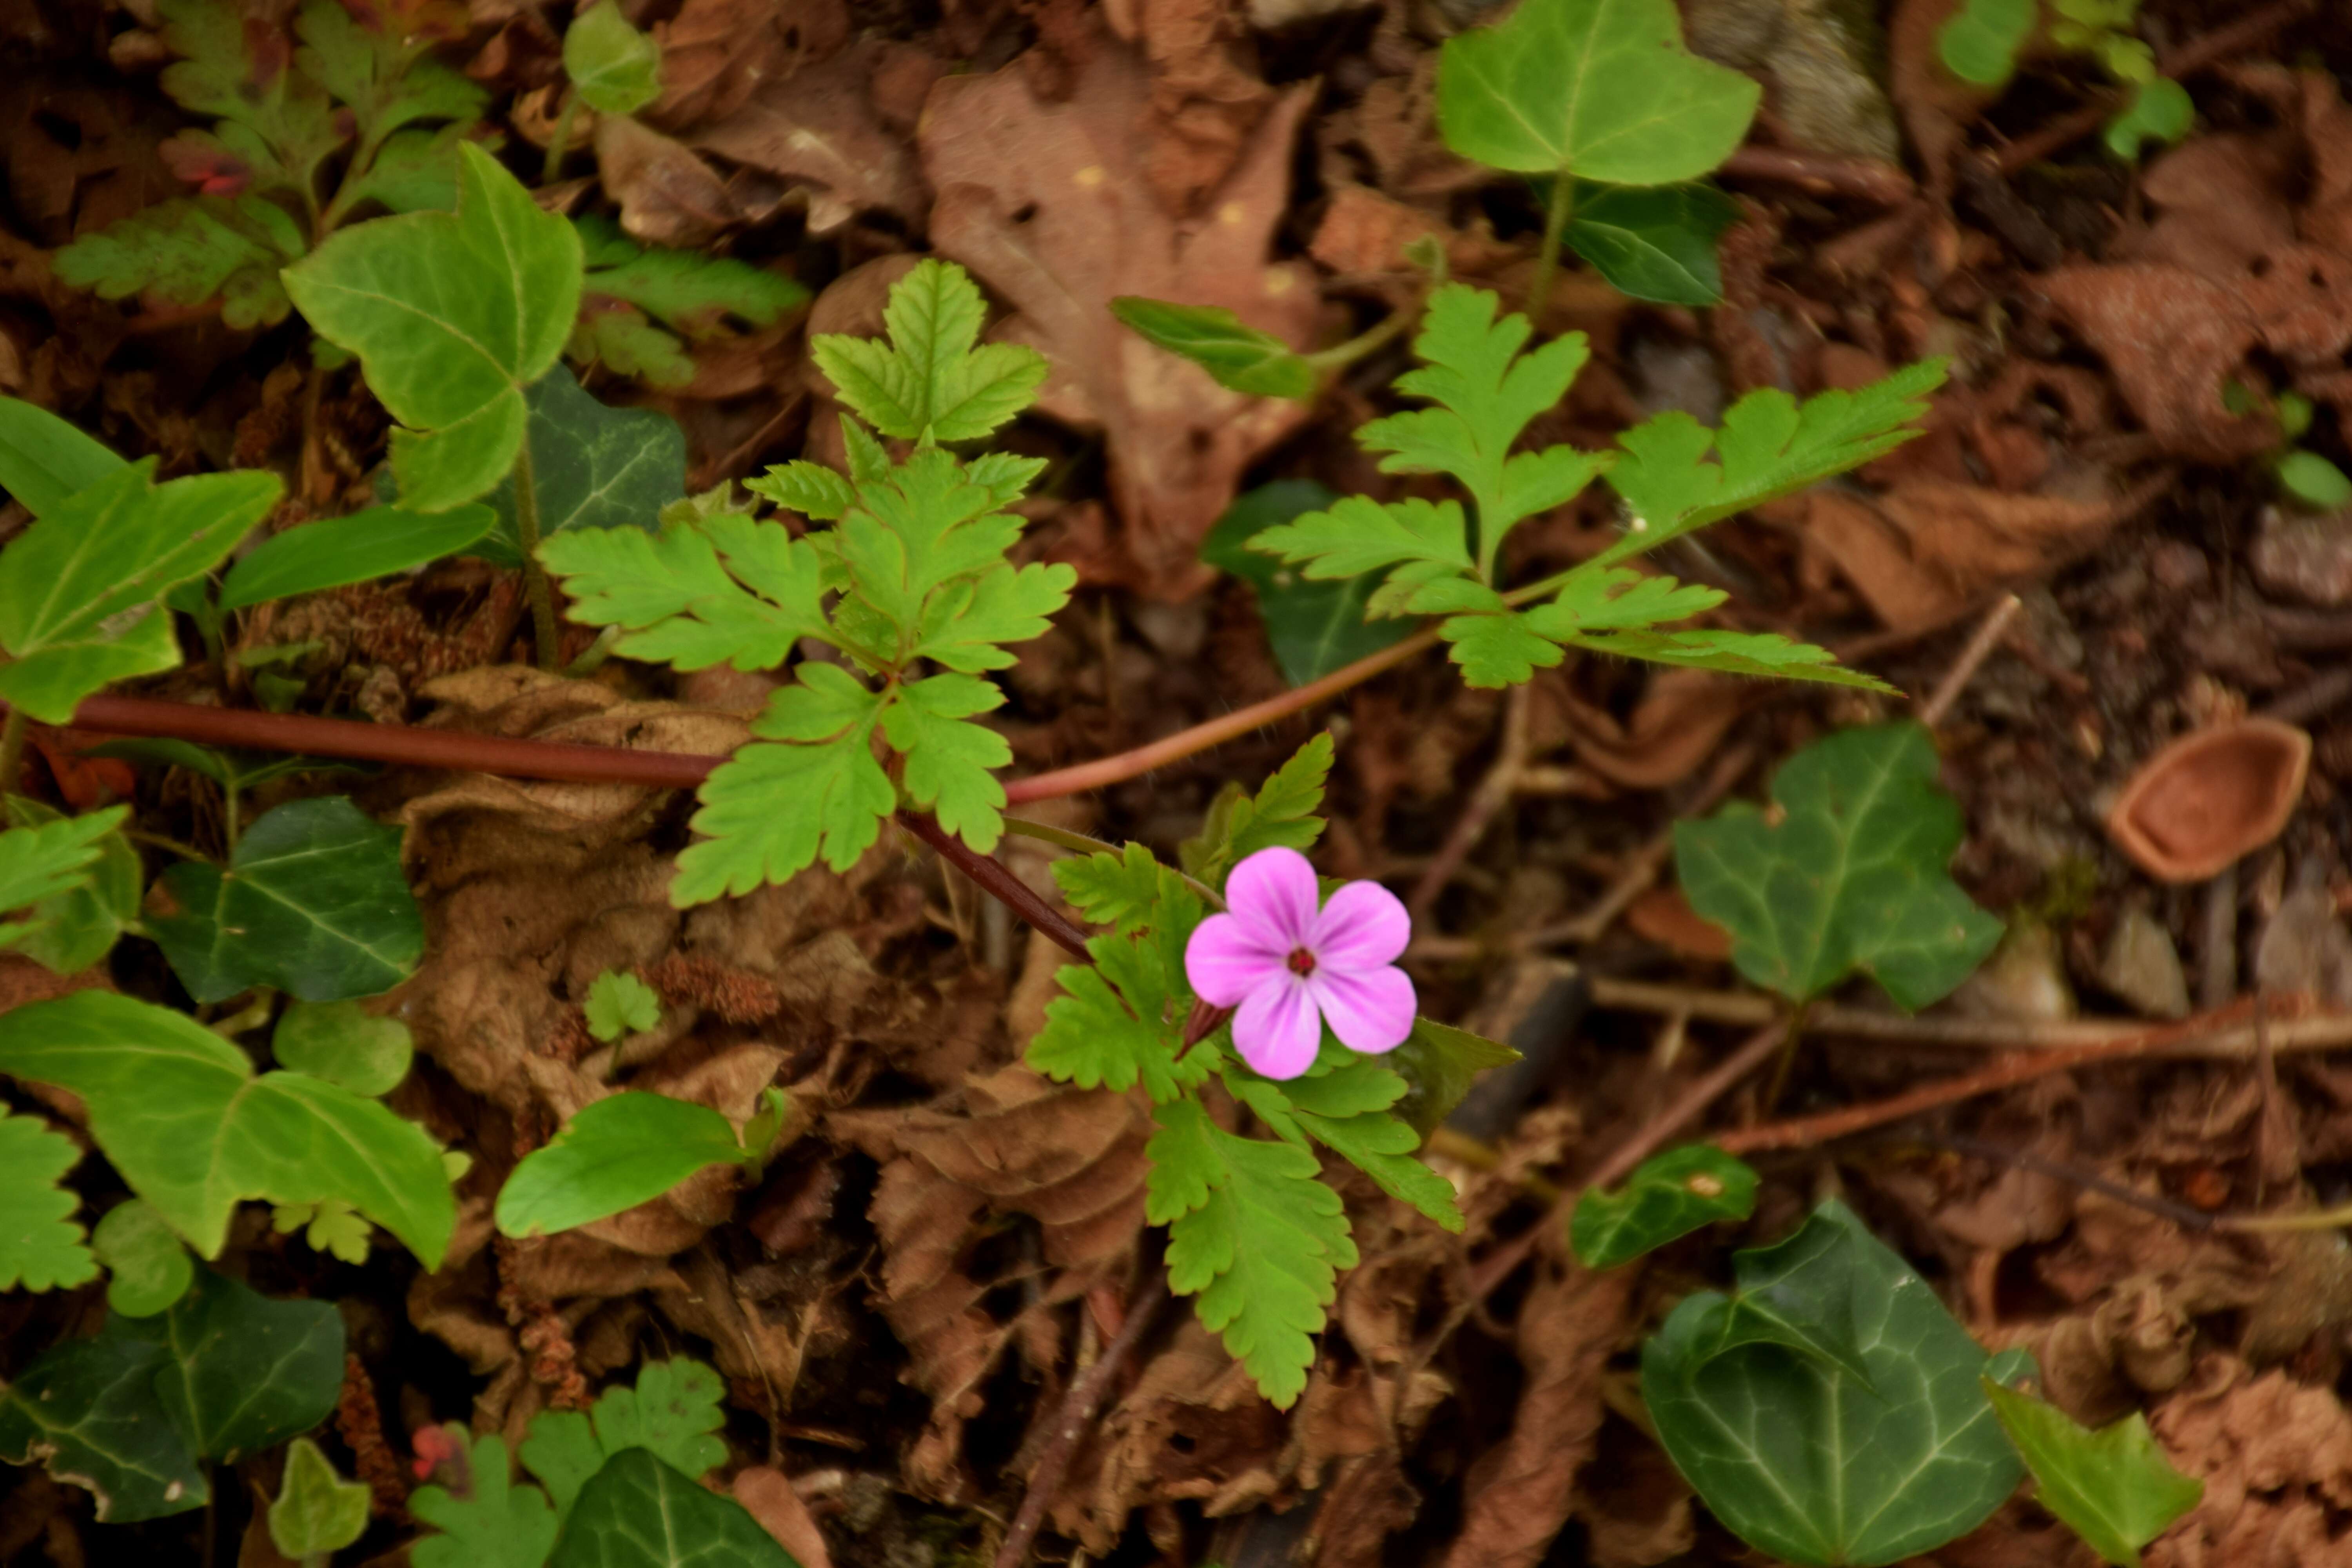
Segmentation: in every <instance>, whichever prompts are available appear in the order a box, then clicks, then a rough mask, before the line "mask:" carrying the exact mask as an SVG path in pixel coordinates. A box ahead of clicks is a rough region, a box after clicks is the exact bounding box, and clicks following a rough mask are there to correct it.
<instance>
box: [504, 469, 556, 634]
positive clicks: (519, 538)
mask: <svg viewBox="0 0 2352 1568" xmlns="http://www.w3.org/2000/svg"><path fill="white" fill-rule="evenodd" d="M514 516H515V543H516V546H517V547H518V548H519V549H520V551H521V552H522V583H523V592H524V594H525V595H527V596H528V597H529V598H530V632H531V643H532V646H533V647H534V648H535V649H536V650H537V652H538V656H539V668H541V669H545V670H553V669H554V668H555V665H556V659H557V657H558V655H559V653H560V651H561V648H562V644H561V643H560V642H559V641H558V640H557V635H556V627H555V590H554V588H553V587H552V586H551V585H550V584H549V583H548V581H547V568H546V567H544V566H541V564H540V563H539V484H538V476H537V474H536V473H534V472H533V470H532V467H531V458H530V431H529V430H525V431H524V432H523V437H522V445H521V446H520V447H516V448H515V460H514Z"/></svg>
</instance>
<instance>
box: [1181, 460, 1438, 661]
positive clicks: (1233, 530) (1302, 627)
mask: <svg viewBox="0 0 2352 1568" xmlns="http://www.w3.org/2000/svg"><path fill="white" fill-rule="evenodd" d="M1336 500H1339V498H1338V497H1337V496H1335V495H1334V494H1332V492H1331V491H1329V490H1328V489H1325V488H1324V487H1323V486H1321V485H1318V484H1317V483H1316V482H1315V481H1314V480H1312V479H1276V480H1274V481H1273V482H1272V483H1270V484H1263V485H1260V486H1258V487H1257V488H1256V489H1254V490H1248V491H1244V493H1243V494H1242V495H1241V496H1240V497H1239V498H1238V499H1237V500H1234V504H1233V505H1231V506H1229V507H1227V508H1226V509H1225V515H1224V516H1223V517H1221V518H1219V519H1218V520H1217V525H1216V526H1215V527H1214V528H1213V529H1211V530H1210V531H1209V536H1208V537H1207V538H1206V539H1203V540H1202V542H1201V560H1202V563H1204V564H1207V565H1210V566H1214V567H1215V568H1217V570H1219V571H1220V572H1230V573H1231V574H1234V576H1236V577H1239V578H1241V579H1242V580H1243V581H1244V582H1245V583H1247V584H1249V585H1250V587H1251V589H1252V590H1253V591H1254V592H1255V594H1256V595H1257V610H1258V618H1259V619H1261V620H1262V621H1264V622H1265V636H1266V641H1267V642H1268V643H1270V644H1272V645H1273V647H1274V660H1275V662H1276V664H1278V665H1280V666H1281V667H1282V673H1283V674H1284V676H1285V677H1286V678H1287V679H1289V681H1290V683H1291V684H1292V685H1293V686H1305V685H1307V684H1308V683H1309V682H1310V681H1316V680H1320V679H1322V678H1323V677H1325V676H1327V675H1328V674H1330V673H1331V672H1332V671H1333V670H1335V669H1338V668H1341V667H1342V666H1344V665H1349V664H1353V663H1355V662H1356V660H1358V659H1360V658H1366V657H1368V656H1370V655H1371V654H1375V653H1378V652H1380V651H1381V649H1382V648H1384V647H1388V646H1390V645H1391V643H1395V642H1398V641H1401V640H1402V639H1403V638H1404V637H1407V636H1408V635H1410V634H1411V632H1412V627H1411V626H1406V625H1405V624H1404V623H1402V622H1401V621H1370V620H1367V619H1365V607H1366V604H1367V601H1368V600H1369V599H1370V595H1371V590H1372V584H1371V582H1370V579H1369V578H1364V577H1350V578H1348V579H1346V580H1345V581H1342V582H1336V583H1317V582H1309V581H1307V580H1306V579H1305V578H1303V577H1302V576H1301V575H1300V574H1298V573H1297V572H1295V571H1293V570H1291V568H1289V567H1287V566H1285V565H1283V564H1281V563H1279V562H1276V561H1272V560H1269V559H1268V558H1267V557H1266V556H1265V555H1262V554H1260V553H1258V552H1255V551H1253V550H1251V549H1250V548H1249V542H1250V541H1251V540H1253V539H1255V538H1256V537H1257V535H1258V534H1259V533H1260V532H1262V531H1265V530H1266V529H1269V528H1272V527H1275V526H1276V524H1279V523H1286V522H1290V521H1294V520H1296V519H1297V518H1299V517H1302V516H1304V515H1306V514H1307V513H1308V512H1310V511H1320V510H1324V509H1325V508H1328V507H1329V506H1330V505H1331V504H1332V503H1333V502H1334V501H1336Z"/></svg>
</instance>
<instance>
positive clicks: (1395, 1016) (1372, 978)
mask: <svg viewBox="0 0 2352 1568" xmlns="http://www.w3.org/2000/svg"><path fill="white" fill-rule="evenodd" d="M1307 990H1308V991H1311V992H1312V993H1314V995H1315V1005H1317V1006H1318V1007H1320V1008H1321V1009H1322V1010H1323V1017H1324V1019H1325V1021H1326V1022H1328V1024H1329V1025H1330V1026H1331V1032H1332V1033H1333V1034H1335V1035H1337V1036H1339V1043H1340V1044H1341V1045H1343V1046H1345V1047H1348V1048H1349V1050H1351V1051H1392V1050H1394V1049H1396V1048H1397V1047H1399V1046H1401V1045H1402V1044H1404V1040H1405V1037H1406V1036H1407V1035H1410V1034H1412V1010H1413V1006H1414V998H1413V994H1412V981H1411V980H1409V979H1407V978H1406V977H1405V973H1404V971H1403V970H1402V969H1399V968H1397V967H1396V966H1395V965H1394V964H1386V963H1384V964H1382V965H1381V966H1380V967H1379V968H1377V969H1355V970H1348V969H1335V968H1332V967H1330V966H1329V965H1325V966H1324V967H1322V968H1319V969H1318V970H1316V972H1315V973H1313V974H1312V975H1310V976H1308V977H1307ZM1234 1035H1235V1037H1236V1038H1238V1037H1239V1036H1240V1031H1239V1030H1238V1029H1236V1030H1235V1031H1234ZM1267 1076H1269V1077H1271V1076H1272V1075H1271V1074H1268V1075H1267Z"/></svg>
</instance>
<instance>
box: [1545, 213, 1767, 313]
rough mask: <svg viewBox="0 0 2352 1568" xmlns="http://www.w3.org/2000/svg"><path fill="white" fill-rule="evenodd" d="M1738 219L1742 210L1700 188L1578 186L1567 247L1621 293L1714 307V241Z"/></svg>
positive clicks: (1719, 288) (1719, 294) (1718, 292)
mask: <svg viewBox="0 0 2352 1568" xmlns="http://www.w3.org/2000/svg"><path fill="white" fill-rule="evenodd" d="M1738 217H1739V205H1738V203H1737V202H1734V201H1733V200H1732V199H1731V198H1730V197H1729V196H1727V195H1724V194H1723V193H1722V192H1721V191H1718V190H1717V189H1716V188H1715V187H1714V186H1713V185H1709V184H1704V183H1701V184H1684V185H1658V186H1650V187H1643V186H1639V185H1630V186H1629V185H1591V186H1586V185H1584V184H1579V186H1578V189H1577V191H1576V205H1575V216H1573V217H1571V218H1570V219H1569V223H1568V245H1569V248H1570V249H1571V250H1573V251H1575V252H1576V254H1577V255H1579V256H1581V257H1582V258H1584V259H1585V260H1587V261H1590V262H1591V263H1592V266H1593V269H1594V270H1595V271H1597V272H1599V273H1600V274H1601V277H1603V278H1605V279H1608V280H1609V282H1610V285H1611V286H1612V287H1613V288H1614V289H1616V290H1617V291H1618V292H1619V293H1621V294H1625V295H1629V296H1631V297H1632V298H1633V299H1636V300H1656V301H1658V302H1659V303H1661V304H1665V305H1719V304H1721V303H1722V302H1723V268H1722V264H1721V263H1720V262H1718V261H1717V258H1716V253H1715V246H1716V241H1717V240H1718V239H1720V238H1721V237H1723V231H1724V230H1725V229H1727V228H1729V227H1730V226H1732V225H1733V224H1734V223H1735V222H1737V221H1738Z"/></svg>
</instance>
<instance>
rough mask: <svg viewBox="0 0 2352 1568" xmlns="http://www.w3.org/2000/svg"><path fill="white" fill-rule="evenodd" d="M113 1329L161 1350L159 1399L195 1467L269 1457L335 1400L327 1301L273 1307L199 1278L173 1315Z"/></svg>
mask: <svg viewBox="0 0 2352 1568" xmlns="http://www.w3.org/2000/svg"><path fill="white" fill-rule="evenodd" d="M118 1325H119V1327H120V1330H121V1331H122V1332H124V1333H128V1334H134V1335H137V1336H139V1337H141V1338H142V1339H147V1340H152V1341H153V1342H155V1343H157V1344H160V1345H162V1346H163V1350H164V1352H165V1353H164V1357H163V1361H162V1363H160V1364H159V1365H158V1367H157V1369H156V1373H155V1377H154V1387H155V1394H156V1397H157V1398H158V1399H159V1400H160V1401H161V1402H162V1404H163V1413H164V1415H166V1416H167V1417H169V1418H170V1420H171V1423H172V1426H173V1428H174V1429H175V1430H176V1431H177V1432H178V1433H179V1435H180V1439H181V1441H183V1442H184V1443H185V1444H186V1445H187V1446H188V1450H189V1451H190V1452H191V1453H193V1454H195V1455H197V1456H198V1457H199V1458H206V1459H213V1460H217V1461H220V1462H223V1463H231V1462H234V1461H235V1460H236V1459H237V1458H241V1457H242V1456H244V1455H247V1454H254V1453H258V1452H260V1451H261V1450H262V1449H264V1448H269V1447H276V1446H277V1445H278V1444H280V1443H282V1442H284V1441H285V1440H286V1439H287V1438H289V1437H291V1436H294V1434H296V1433H297V1432H307V1431H309V1430H310V1428H311V1427H313V1426H317V1425H318V1424H319V1423H320V1422H321V1421H324V1420H325V1419H326V1418H327V1416H328V1415H330V1414H331V1412H332V1411H333V1410H334V1408H335V1399H336V1397H337V1395H339V1394H341V1392H342V1387H343V1320H342V1315H341V1313H339V1312H337V1311H336V1310H335V1305H334V1303H333V1302H331V1301H281V1300H272V1299H270V1298H269V1297H267V1296H264V1295H262V1294H260V1293H259V1292H258V1291H257V1290H254V1289H251V1288H249V1287H247V1286H246V1285H243V1284H241V1283H239V1282H238V1281H236V1280H235V1279H229V1278H228V1277H227V1276H226V1275H222V1274H215V1273H214V1272H213V1271H212V1270H211V1269H209V1268H200V1269H198V1270H197V1271H196V1277H195V1279H194V1282H193V1283H192V1284H191V1285H190V1286H189V1287H188V1290H187V1293H186V1294H185V1295H184V1296H182V1297H181V1298H180V1299H179V1300H177V1301H175V1302H173V1304H172V1310H170V1311H168V1312H166V1313H163V1315H162V1316H160V1317H153V1318H122V1319H117V1320H114V1321H112V1322H110V1323H109V1325H108V1328H109V1330H110V1331H113V1330H114V1329H116V1327H117V1326H118Z"/></svg>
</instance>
